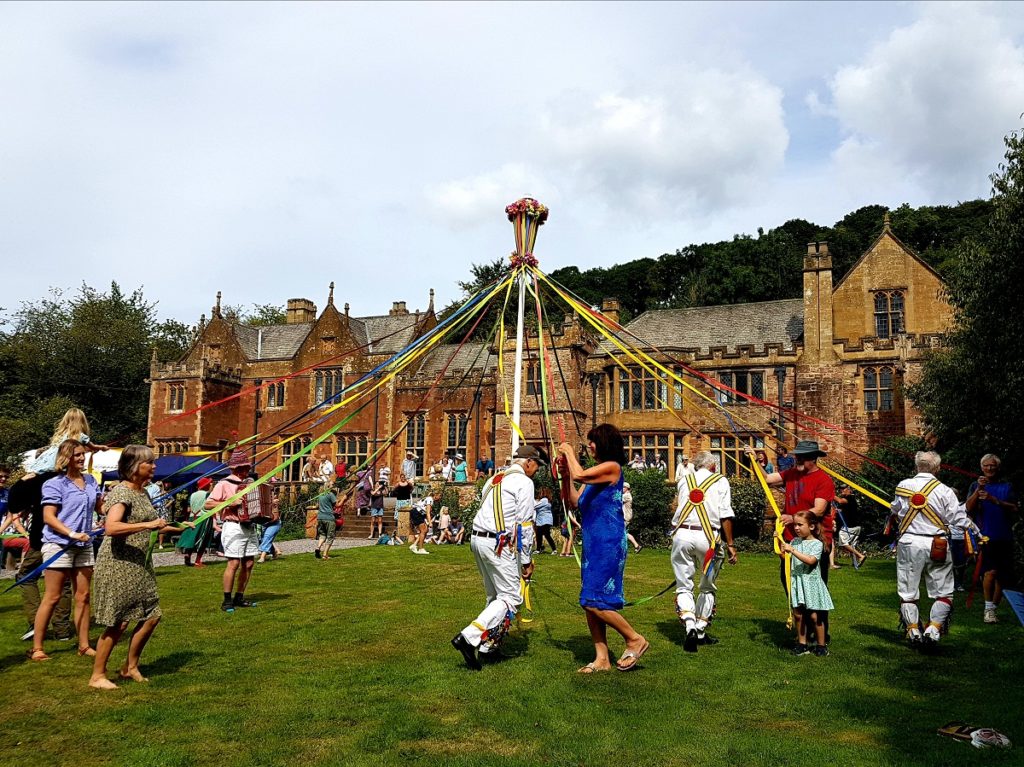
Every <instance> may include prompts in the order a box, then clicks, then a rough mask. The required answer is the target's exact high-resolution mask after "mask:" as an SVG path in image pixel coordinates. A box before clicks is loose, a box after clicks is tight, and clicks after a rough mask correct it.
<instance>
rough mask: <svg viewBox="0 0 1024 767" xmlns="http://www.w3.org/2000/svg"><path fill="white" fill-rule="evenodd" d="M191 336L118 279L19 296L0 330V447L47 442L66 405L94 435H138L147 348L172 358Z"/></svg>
mask: <svg viewBox="0 0 1024 767" xmlns="http://www.w3.org/2000/svg"><path fill="white" fill-rule="evenodd" d="M191 340H192V331H191V330H190V329H189V328H188V327H186V326H185V325H183V324H182V323H180V322H175V321H160V320H159V319H158V318H157V316H156V309H155V304H152V303H148V302H147V301H146V300H145V298H144V297H143V294H142V290H141V289H139V290H135V291H134V292H132V293H131V294H125V293H124V292H123V291H122V290H121V288H120V287H119V286H118V284H117V283H116V282H114V283H111V285H110V289H109V290H108V291H107V292H100V291H98V290H96V289H94V288H91V287H89V286H88V285H83V286H82V287H81V288H80V289H79V291H78V293H77V294H75V295H73V296H65V295H64V294H63V293H62V292H61V291H57V290H55V291H51V293H50V295H49V296H48V297H46V298H44V299H42V300H40V301H36V302H29V303H25V304H23V305H22V308H21V309H20V310H19V311H18V312H17V313H15V314H14V316H13V318H12V322H11V323H10V327H9V329H8V330H7V331H6V332H4V333H0V361H2V365H0V391H2V392H3V393H2V395H0V455H2V456H6V457H8V458H9V457H11V456H13V455H15V454H17V453H20V452H22V451H24V450H28V449H31V448H35V447H39V446H40V445H43V444H46V443H47V442H49V440H50V436H51V433H52V431H53V425H54V423H55V422H56V421H57V420H58V419H59V418H60V417H61V415H63V413H64V411H65V410H66V409H67V408H68V407H71V406H76V407H80V408H81V409H82V410H84V411H85V413H86V415H87V416H88V417H89V421H90V424H91V426H92V429H93V437H94V439H96V440H98V441H100V442H106V441H111V440H118V441H120V442H124V441H127V440H136V441H137V440H141V439H144V437H145V429H146V417H147V413H148V405H149V385H148V384H147V383H146V378H147V377H148V375H149V363H150V359H151V356H152V354H153V352H154V351H155V352H156V355H157V357H158V359H163V360H169V359H177V358H178V357H180V356H181V355H182V353H183V352H184V351H185V350H186V349H187V348H188V345H189V343H190V342H191Z"/></svg>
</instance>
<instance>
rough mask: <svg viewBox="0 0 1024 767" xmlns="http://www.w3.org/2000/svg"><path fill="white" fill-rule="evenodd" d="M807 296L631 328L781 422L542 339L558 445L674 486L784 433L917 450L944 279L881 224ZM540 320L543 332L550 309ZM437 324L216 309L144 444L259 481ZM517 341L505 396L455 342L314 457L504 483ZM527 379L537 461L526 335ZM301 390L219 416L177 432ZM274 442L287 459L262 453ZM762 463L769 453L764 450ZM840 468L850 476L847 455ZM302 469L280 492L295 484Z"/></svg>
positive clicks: (578, 347)
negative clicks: (240, 457) (240, 446)
mask: <svg viewBox="0 0 1024 767" xmlns="http://www.w3.org/2000/svg"><path fill="white" fill-rule="evenodd" d="M803 283H804V290H803V297H802V298H796V299H787V300H782V301H766V302H761V303H751V304H735V305H728V306H705V307H697V308H690V309H666V310H655V311H649V312H645V313H644V314H642V315H640V316H639V317H637V318H635V319H634V320H632V321H631V322H629V323H628V325H627V326H626V327H627V329H628V331H629V332H630V333H631V334H633V335H634V336H636V337H638V338H640V339H643V340H644V341H645V343H646V344H649V346H648V347H647V348H648V350H657V351H652V352H651V353H652V355H653V356H655V357H656V358H658V359H659V360H660V361H663V362H664V363H665V364H666V366H670V367H678V364H679V363H682V364H685V365H687V366H689V367H691V368H695V369H697V370H699V371H701V372H702V373H704V374H706V375H708V376H710V377H712V378H715V379H717V380H720V381H722V382H724V383H726V384H728V385H729V386H731V387H733V388H734V389H736V390H738V391H741V392H745V393H747V394H750V395H753V396H755V397H758V398H760V399H762V400H766V401H768V402H770V403H771V404H772V406H773V407H772V408H770V409H769V408H765V407H763V406H757V405H753V404H750V403H748V402H746V401H745V400H743V399H741V398H738V397H734V396H727V395H725V394H723V393H721V392H717V391H714V390H712V389H711V387H710V386H708V385H707V384H706V383H703V382H699V381H698V380H697V379H695V378H690V379H689V380H690V381H691V382H692V383H694V385H695V386H698V388H700V389H701V390H702V391H703V392H704V393H705V394H706V395H707V396H708V397H712V398H715V399H717V400H718V402H720V403H721V404H722V405H724V407H725V410H726V411H727V412H728V413H729V415H730V416H731V419H728V418H725V417H724V416H723V414H722V413H721V412H720V411H719V409H718V408H715V407H713V406H712V405H710V404H708V403H707V402H706V401H702V400H701V399H700V398H699V397H698V396H697V395H695V394H693V393H692V392H690V391H688V390H683V389H682V388H681V387H679V386H678V384H676V383H675V382H674V381H671V380H663V379H662V378H661V377H659V376H654V375H652V374H651V373H649V372H647V371H645V370H642V369H641V368H640V367H639V366H638V365H637V364H636V363H635V362H634V361H632V360H630V359H629V358H628V357H626V356H624V355H622V353H621V352H620V351H619V350H618V349H617V348H615V347H614V346H612V345H611V344H610V343H608V342H607V341H603V340H602V339H600V338H598V336H597V335H596V334H595V332H594V330H593V329H592V328H591V327H590V326H589V325H587V324H586V323H585V322H584V321H583V320H581V319H580V318H578V317H574V316H572V315H569V316H567V317H566V318H565V320H564V322H563V323H562V324H561V326H560V327H556V328H555V329H554V333H553V335H552V338H548V337H547V334H546V335H545V343H546V346H548V347H549V349H550V346H551V345H552V344H553V345H554V347H555V354H556V355H557V366H556V365H555V364H554V362H555V360H554V358H553V357H552V358H551V359H552V368H553V370H554V376H555V386H554V391H553V392H552V393H551V395H550V399H549V406H550V408H551V413H552V427H551V430H552V432H553V434H552V435H551V438H552V439H555V440H557V439H558V437H559V431H560V430H561V429H564V431H565V433H566V436H567V439H569V441H571V442H578V443H580V444H582V443H583V442H584V438H583V435H585V434H586V431H587V430H588V429H589V428H590V426H591V425H592V424H594V423H599V422H610V423H613V424H615V425H616V426H618V427H619V429H620V430H621V431H622V432H623V434H624V435H625V437H626V439H627V441H628V449H629V452H630V455H632V454H635V453H641V454H643V455H644V456H645V457H646V458H647V459H648V460H652V459H654V458H655V457H657V456H660V457H662V458H664V460H665V461H666V462H667V463H668V465H669V467H670V469H669V476H670V478H674V477H672V475H673V474H674V466H675V464H676V459H677V456H679V455H680V454H681V453H685V454H686V455H690V456H692V455H693V454H694V453H695V452H696V451H698V450H701V449H710V450H714V451H716V452H718V453H719V454H720V455H721V458H722V465H723V467H724V469H725V471H726V472H727V473H729V474H734V473H735V472H736V461H737V460H739V457H740V454H741V450H742V445H743V444H751V445H755V446H761V445H764V444H765V441H764V440H765V436H766V435H767V436H768V437H771V438H775V439H776V440H781V441H783V442H785V443H786V444H788V445H789V446H790V447H792V444H793V442H794V440H795V437H794V436H793V432H796V433H797V434H798V435H799V437H800V438H811V439H814V438H818V439H821V437H820V436H819V435H817V434H814V433H812V432H825V433H827V437H828V440H829V441H830V443H831V444H832V447H833V450H835V449H836V446H848V447H850V448H852V449H854V450H857V451H860V452H863V451H864V450H866V449H868V448H869V447H871V446H873V445H876V444H879V443H880V442H882V441H883V440H885V439H886V438H887V437H889V436H893V435H901V434H905V433H911V434H913V433H920V432H921V424H920V419H919V414H918V413H917V411H915V409H914V407H913V405H912V404H911V403H910V402H908V401H907V400H906V398H905V397H904V394H903V392H904V388H905V386H906V385H907V384H908V383H911V382H913V381H914V380H915V378H916V377H917V376H918V375H919V374H920V369H921V364H922V361H923V358H924V355H925V354H926V353H927V351H928V350H929V349H933V348H935V347H936V346H938V345H939V344H940V343H941V341H942V338H943V334H944V333H945V332H946V330H947V328H948V327H949V324H950V322H951V318H952V312H951V309H950V307H949V305H948V304H947V303H946V302H945V301H944V299H943V295H942V292H943V284H942V281H941V279H940V278H939V276H938V274H936V273H935V271H933V270H932V269H931V268H930V267H929V266H928V265H927V264H925V263H924V262H923V261H922V260H921V259H920V258H919V257H918V256H917V255H916V254H915V253H914V252H913V251H911V249H910V248H908V247H907V246H906V245H904V244H903V243H902V242H901V241H900V240H899V239H898V238H897V237H896V236H895V235H894V234H893V232H892V231H891V229H890V227H889V222H888V216H887V217H886V220H885V225H884V227H883V231H882V233H881V234H880V235H879V236H878V238H877V239H876V240H875V242H874V243H873V244H872V245H871V247H870V248H868V250H867V251H866V252H865V253H864V254H863V255H862V256H861V258H860V259H859V260H858V261H857V262H856V264H855V265H854V266H853V268H852V269H851V270H850V272H849V273H848V274H847V275H846V276H845V277H844V278H843V279H842V280H840V281H839V282H838V283H834V282H833V277H832V260H831V257H830V256H829V252H828V246H827V244H825V243H811V244H809V245H808V246H807V255H806V257H805V258H804V266H803ZM546 308H547V310H548V312H549V313H550V314H551V315H552V316H555V315H556V314H557V313H558V311H559V309H560V307H555V306H553V305H552V306H547V307H546ZM601 310H602V312H603V313H604V314H605V315H607V316H609V317H612V318H615V319H618V312H619V302H618V301H617V300H615V299H611V298H609V299H605V300H604V302H603V304H602V307H601ZM436 324H437V318H436V316H435V313H434V296H433V290H431V291H430V297H429V302H428V305H427V308H426V309H425V310H424V311H422V312H421V311H410V310H409V309H407V308H406V304H405V302H404V301H398V302H395V303H394V304H393V307H392V309H391V310H390V311H389V312H388V314H386V315H382V316H369V317H355V316H352V315H351V314H350V312H349V305H348V304H345V305H344V307H343V308H342V309H340V310H339V309H338V307H337V306H336V305H335V303H334V287H333V283H332V285H331V288H330V293H329V295H328V299H327V305H326V306H325V307H324V309H323V311H321V312H319V313H318V312H317V309H316V306H315V305H314V304H313V302H312V301H310V300H307V299H292V300H289V301H288V304H287V321H286V323H285V324H283V325H274V326H269V327H261V328H255V327H247V326H244V325H240V324H237V323H233V322H230V321H228V320H227V319H225V318H224V317H223V316H222V314H221V309H220V294H219V293H218V294H217V305H216V306H214V308H213V313H212V317H211V318H210V320H209V321H208V322H207V321H206V320H205V318H203V320H201V322H200V332H199V336H198V339H197V340H196V342H195V344H194V345H193V346H192V348H191V349H190V350H189V351H188V353H187V354H186V355H185V356H184V357H183V358H182V359H181V360H179V361H177V362H172V363H160V362H157V361H154V362H153V363H152V366H151V373H150V382H151V392H150V404H149V431H148V439H149V444H151V445H153V446H155V447H156V449H157V451H158V452H159V453H161V454H164V453H174V452H183V451H186V450H201V449H217V448H218V447H223V446H224V445H225V444H226V443H227V442H231V441H234V440H235V439H237V438H245V437H248V436H250V435H252V434H256V433H258V434H261V435H268V436H266V437H261V438H260V439H259V441H258V442H256V443H255V444H250V445H247V446H246V449H249V450H252V451H253V452H254V453H256V452H258V453H259V454H260V462H259V465H258V466H257V470H261V469H262V470H263V471H266V470H267V469H269V468H271V467H273V466H276V465H277V464H279V463H280V462H282V461H283V460H284V459H286V458H288V457H289V456H292V455H294V454H295V453H296V452H298V451H300V450H301V449H302V448H303V446H305V445H308V444H309V442H310V441H311V440H312V439H314V438H316V437H318V436H320V435H322V434H323V433H324V432H325V431H326V430H328V429H329V428H331V427H332V426H334V425H335V424H337V423H338V421H339V420H340V419H341V418H343V417H345V415H347V414H349V413H351V412H352V408H353V407H356V406H358V405H359V404H362V400H361V401H360V402H358V403H356V405H353V406H351V407H348V408H345V409H343V410H341V411H337V412H335V413H334V414H332V415H330V416H328V417H327V418H326V419H325V420H324V421H323V423H319V424H316V423H315V422H316V421H317V418H316V417H314V418H312V419H310V418H305V419H301V418H298V416H299V415H300V414H302V413H304V412H305V411H307V410H308V409H309V408H312V407H313V406H314V405H315V404H316V403H319V402H323V401H324V400H325V399H327V398H329V397H331V396H332V395H334V394H336V393H337V392H339V391H340V390H341V389H342V387H344V386H345V385H347V384H350V383H352V382H354V381H356V380H358V378H359V377H360V376H362V375H363V374H364V373H366V372H367V371H369V370H372V369H374V368H375V367H376V366H377V365H379V364H381V363H382V362H384V361H386V360H387V359H389V358H390V357H391V356H392V355H394V354H395V353H396V352H397V351H399V350H401V349H403V348H404V347H405V346H406V345H408V344H409V343H410V342H411V341H413V340H414V339H415V338H417V337H419V336H421V335H423V334H424V333H426V332H428V331H429V330H430V329H431V328H433V327H434V326H435V325H436ZM509 333H510V334H509V337H508V338H507V339H506V341H505V344H504V347H503V354H504V355H505V359H504V360H503V364H502V369H503V370H504V375H505V380H504V381H500V380H499V367H498V364H497V363H498V360H497V351H498V350H497V344H490V345H488V344H485V343H479V342H469V343H466V344H464V345H463V346H461V348H459V346H458V340H459V339H446V341H449V342H448V343H445V344H441V345H438V346H436V347H435V348H434V349H433V350H432V351H431V352H430V353H429V354H427V355H426V356H424V357H422V358H420V359H419V360H417V361H416V362H415V363H414V364H413V365H411V366H410V367H408V368H407V369H405V370H404V371H403V372H402V373H401V374H400V375H398V376H396V377H394V378H392V379H391V380H390V381H389V382H388V383H387V384H386V385H385V386H384V387H382V388H381V389H380V390H379V391H378V392H377V393H376V394H375V395H374V396H373V398H372V401H371V402H368V404H367V406H366V407H364V408H363V409H362V410H361V411H360V412H359V414H358V415H357V416H355V417H354V418H353V419H352V420H351V421H350V422H349V423H347V424H346V425H345V426H344V427H343V428H342V429H341V430H339V432H338V433H337V434H335V435H333V436H332V437H331V438H330V439H329V440H328V441H325V442H324V443H323V444H321V445H320V446H318V448H317V450H316V452H317V454H319V455H322V456H324V457H330V458H331V460H332V461H334V462H337V461H339V460H345V461H347V462H348V464H349V465H354V464H358V463H361V462H362V461H363V460H365V459H366V457H367V456H368V455H369V454H371V453H373V452H374V450H375V446H377V445H383V444H385V443H386V442H387V441H388V440H389V439H390V438H391V437H392V436H395V435H397V437H396V439H395V441H394V443H393V445H391V446H390V447H389V448H388V449H387V450H386V451H385V452H384V453H383V455H382V456H381V458H380V460H379V462H378V463H379V464H380V463H383V464H386V465H389V466H391V467H393V471H395V472H396V475H395V476H397V470H398V466H399V464H400V463H401V460H402V459H403V458H404V455H405V452H406V450H407V449H408V450H412V451H413V452H414V453H415V454H416V456H417V460H418V463H419V474H420V475H422V474H423V471H424V465H425V464H426V463H433V462H435V461H437V460H439V459H440V457H441V456H442V455H445V454H454V453H457V452H458V453H462V454H464V455H465V456H466V459H467V460H468V462H469V464H470V477H471V478H472V476H473V472H472V467H473V464H474V463H475V461H476V459H477V458H478V457H479V456H480V455H488V456H491V457H493V458H494V459H495V463H497V464H498V465H501V464H502V463H503V462H504V460H505V459H506V458H507V456H508V453H509V447H508V446H509V444H510V437H511V433H510V427H509V423H508V419H507V418H506V416H505V407H504V397H503V393H502V389H503V386H504V387H507V391H508V397H509V399H510V400H511V392H512V382H511V379H512V367H513V354H514V351H515V336H514V332H512V331H509ZM549 357H551V353H550V351H549ZM523 364H524V370H523V395H524V396H523V399H522V414H521V426H522V430H523V432H524V433H525V434H526V436H527V439H528V440H529V441H531V442H538V443H539V442H540V441H541V434H542V431H541V408H540V401H539V393H540V381H539V361H538V344H537V335H536V333H527V335H526V338H525V341H524V363H523ZM300 371H301V372H300ZM296 372H298V375H295V376H294V377H289V378H287V379H286V380H283V381H277V382H275V383H271V384H269V385H266V386H264V388H262V389H260V390H259V391H252V392H247V393H243V394H242V395H241V396H239V397H235V398H234V399H231V400H229V401H227V402H226V403H224V404H221V405H218V406H217V407H213V408H209V409H207V410H202V411H200V412H198V413H192V414H189V415H186V416H184V417H181V418H174V415H175V413H187V412H189V411H192V410H193V409H195V408H197V407H199V406H201V405H204V404H206V403H210V402H214V401H217V400H220V399H223V398H226V397H229V396H230V395H232V394H238V393H239V392H246V390H248V389H250V388H252V387H255V386H258V385H260V384H266V383H267V382H270V381H274V380H275V379H278V378H281V377H283V376H290V375H291V374H293V373H296ZM562 379H564V383H563V380H562ZM435 383H436V384H437V385H436V386H435ZM566 392H568V396H566ZM666 404H671V406H672V409H669V408H668V407H666ZM673 410H674V411H675V412H673ZM793 410H795V411H797V412H799V413H801V414H807V415H809V416H813V417H815V418H818V419H821V420H822V421H826V422H828V423H830V424H834V425H837V426H838V427H841V430H832V431H830V430H828V429H826V428H825V427H823V426H821V425H820V424H815V423H813V422H804V421H802V420H801V422H800V423H799V424H795V423H794V416H793V413H792V412H791V411H793ZM730 420H731V423H730ZM279 442H281V443H282V444H281V446H280V447H278V448H276V449H275V450H273V451H270V450H269V448H270V447H271V446H274V445H276V444H277V443H279ZM768 447H769V448H772V447H774V442H773V441H772V439H768ZM770 454H771V453H769V455H770ZM837 457H839V458H840V460H842V461H843V462H844V463H848V464H856V463H858V459H856V458H855V457H853V456H852V455H849V454H844V453H843V452H842V450H840V452H839V453H838V454H837ZM300 463H301V462H299V461H296V462H295V464H293V465H292V466H291V467H289V469H288V470H287V471H286V472H285V475H284V476H283V477H282V478H283V479H285V480H297V479H298V473H299V469H300V466H299V464H300Z"/></svg>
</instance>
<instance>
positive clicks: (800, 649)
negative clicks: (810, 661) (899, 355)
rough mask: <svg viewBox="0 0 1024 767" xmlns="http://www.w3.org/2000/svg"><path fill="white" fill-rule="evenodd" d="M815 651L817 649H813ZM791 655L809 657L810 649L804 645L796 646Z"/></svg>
mask: <svg viewBox="0 0 1024 767" xmlns="http://www.w3.org/2000/svg"><path fill="white" fill-rule="evenodd" d="M817 649H818V648H815V650H817ZM825 652H828V650H825ZM793 654H794V655H810V654H811V648H809V647H808V646H807V645H805V644H798V645H797V646H796V647H794V648H793Z"/></svg>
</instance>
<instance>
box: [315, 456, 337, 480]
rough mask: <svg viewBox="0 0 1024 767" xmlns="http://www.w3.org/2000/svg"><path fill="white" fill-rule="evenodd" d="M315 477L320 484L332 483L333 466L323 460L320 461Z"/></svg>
mask: <svg viewBox="0 0 1024 767" xmlns="http://www.w3.org/2000/svg"><path fill="white" fill-rule="evenodd" d="M316 476H317V479H319V480H320V481H321V482H333V481H334V464H333V463H331V462H330V461H329V460H327V459H326V458H324V459H323V460H322V461H320V468H319V469H318V470H317V473H316Z"/></svg>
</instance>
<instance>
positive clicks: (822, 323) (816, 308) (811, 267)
mask: <svg viewBox="0 0 1024 767" xmlns="http://www.w3.org/2000/svg"><path fill="white" fill-rule="evenodd" d="M835 360H836V355H835V351H834V350H833V348H832V256H830V255H829V252H828V244H827V243H824V242H809V243H807V255H806V256H804V352H803V358H802V360H801V362H804V363H810V364H829V363H831V362H834V361H835Z"/></svg>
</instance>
